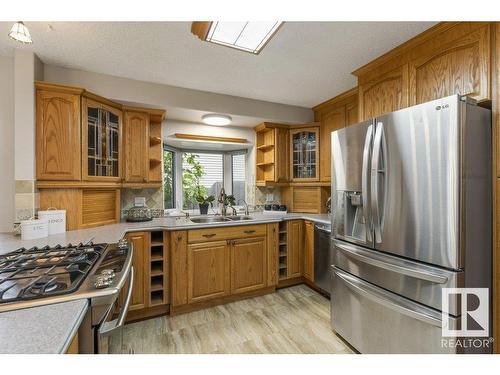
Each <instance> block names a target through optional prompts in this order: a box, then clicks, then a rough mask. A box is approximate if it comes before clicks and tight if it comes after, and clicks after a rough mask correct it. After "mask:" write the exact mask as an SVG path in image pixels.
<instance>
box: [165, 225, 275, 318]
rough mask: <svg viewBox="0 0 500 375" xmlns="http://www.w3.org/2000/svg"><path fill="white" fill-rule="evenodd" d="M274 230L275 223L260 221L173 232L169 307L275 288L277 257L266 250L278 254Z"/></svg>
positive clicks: (176, 309)
mask: <svg viewBox="0 0 500 375" xmlns="http://www.w3.org/2000/svg"><path fill="white" fill-rule="evenodd" d="M277 231H278V227H277V224H267V225H266V224H261V225H245V226H235V227H222V228H207V229H193V230H190V231H174V232H172V233H171V235H170V238H171V240H170V254H171V262H170V265H171V269H170V275H171V312H172V313H174V314H175V313H176V312H178V311H182V310H186V309H188V307H189V306H190V305H196V304H199V305H200V306H202V305H203V303H206V302H209V301H213V300H217V301H219V300H224V298H226V297H231V296H238V295H244V294H246V293H249V294H251V293H258V292H259V290H266V289H267V288H270V287H271V288H272V287H275V286H276V284H277V282H278V280H277V261H276V259H271V255H270V253H269V252H271V253H272V254H274V255H275V256H277V254H278V248H277V247H278V233H277ZM268 264H271V266H268ZM240 298H241V297H240ZM212 303H213V302H212Z"/></svg>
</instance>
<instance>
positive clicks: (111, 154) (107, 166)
mask: <svg viewBox="0 0 500 375" xmlns="http://www.w3.org/2000/svg"><path fill="white" fill-rule="evenodd" d="M88 94H89V97H86V96H84V97H83V98H82V134H83V137H82V179H83V180H86V181H109V182H113V181H116V182H119V181H121V155H122V152H123V151H122V149H121V148H122V146H121V134H122V111H121V109H120V108H121V105H118V104H114V103H113V102H111V101H108V100H107V99H104V98H100V97H97V96H96V95H93V94H90V93H88Z"/></svg>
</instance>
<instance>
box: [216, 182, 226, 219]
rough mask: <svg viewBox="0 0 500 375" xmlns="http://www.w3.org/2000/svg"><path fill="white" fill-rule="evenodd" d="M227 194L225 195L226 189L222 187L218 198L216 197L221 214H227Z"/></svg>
mask: <svg viewBox="0 0 500 375" xmlns="http://www.w3.org/2000/svg"><path fill="white" fill-rule="evenodd" d="M226 198H227V195H226V190H224V188H223V187H222V188H221V189H220V192H219V198H218V199H217V202H219V208H220V214H221V215H222V216H226V215H227V199H226Z"/></svg>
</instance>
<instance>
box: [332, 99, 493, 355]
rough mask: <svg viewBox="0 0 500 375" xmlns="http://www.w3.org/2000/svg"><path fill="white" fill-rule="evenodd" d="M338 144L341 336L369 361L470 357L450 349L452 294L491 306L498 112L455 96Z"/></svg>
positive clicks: (335, 237) (337, 315) (336, 266)
mask: <svg viewBox="0 0 500 375" xmlns="http://www.w3.org/2000/svg"><path fill="white" fill-rule="evenodd" d="M331 136H332V200H333V202H332V207H333V212H334V214H333V215H332V254H333V265H332V267H331V268H332V288H331V294H332V298H331V304H332V305H331V307H332V308H331V313H332V328H333V329H334V330H335V331H336V333H337V334H338V335H340V336H341V337H343V338H344V339H345V340H346V341H347V342H349V343H350V344H351V345H352V346H353V347H354V348H355V349H356V350H358V351H359V352H361V353H455V352H462V351H466V352H468V350H464V349H463V348H450V347H443V343H442V340H441V339H442V335H441V326H442V317H441V311H442V306H441V305H442V303H441V294H442V288H460V287H482V288H490V306H491V277H492V264H491V257H492V197H491V194H492V186H491V184H492V181H491V168H492V166H491V157H492V156H491V142H492V138H491V112H490V111H489V110H488V109H485V108H482V107H479V106H477V105H475V104H474V103H472V102H471V101H470V100H469V99H465V98H462V97H459V96H457V95H454V96H450V97H446V98H443V99H438V100H434V101H432V102H428V103H424V104H420V105H417V106H414V107H410V108H406V109H402V110H399V111H396V112H393V113H390V114H386V115H383V116H380V117H377V118H374V119H371V120H369V121H365V122H362V123H359V124H357V125H353V126H349V127H347V128H344V129H341V130H337V131H335V132H333V133H332V135H331ZM449 303H450V307H449V311H450V314H449V315H447V319H449V321H448V322H447V324H449V325H450V327H459V325H460V317H461V306H460V299H459V297H458V296H457V297H456V298H450V301H449ZM489 319H491V313H490V316H489ZM490 330H491V324H490ZM484 351H486V352H487V351H488V349H485V350H484Z"/></svg>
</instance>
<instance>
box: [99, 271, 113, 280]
mask: <svg viewBox="0 0 500 375" xmlns="http://www.w3.org/2000/svg"><path fill="white" fill-rule="evenodd" d="M101 275H102V276H104V277H107V278H109V279H114V278H115V276H116V275H115V271H113V270H112V269H105V270H102V271H101Z"/></svg>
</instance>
